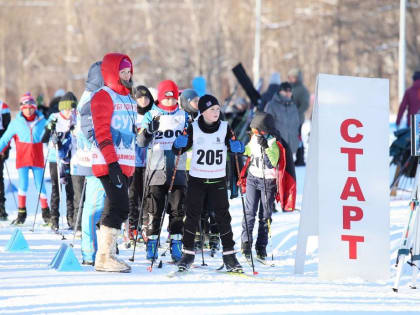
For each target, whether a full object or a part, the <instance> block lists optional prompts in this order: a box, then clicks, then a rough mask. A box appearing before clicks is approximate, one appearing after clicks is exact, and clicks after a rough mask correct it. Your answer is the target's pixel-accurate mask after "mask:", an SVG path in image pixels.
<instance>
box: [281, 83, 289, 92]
mask: <svg viewBox="0 0 420 315" xmlns="http://www.w3.org/2000/svg"><path fill="white" fill-rule="evenodd" d="M291 90H292V85H291V84H290V83H289V82H283V83H282V84H280V87H279V91H286V92H287V91H291Z"/></svg>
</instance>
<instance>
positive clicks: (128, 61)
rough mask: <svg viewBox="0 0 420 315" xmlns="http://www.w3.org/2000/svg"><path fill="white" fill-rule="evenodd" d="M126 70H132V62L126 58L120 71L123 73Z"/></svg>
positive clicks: (121, 64)
mask: <svg viewBox="0 0 420 315" xmlns="http://www.w3.org/2000/svg"><path fill="white" fill-rule="evenodd" d="M125 68H130V69H131V62H130V60H128V59H127V58H124V59H123V60H121V62H120V66H119V68H118V70H120V71H121V70H122V69H125Z"/></svg>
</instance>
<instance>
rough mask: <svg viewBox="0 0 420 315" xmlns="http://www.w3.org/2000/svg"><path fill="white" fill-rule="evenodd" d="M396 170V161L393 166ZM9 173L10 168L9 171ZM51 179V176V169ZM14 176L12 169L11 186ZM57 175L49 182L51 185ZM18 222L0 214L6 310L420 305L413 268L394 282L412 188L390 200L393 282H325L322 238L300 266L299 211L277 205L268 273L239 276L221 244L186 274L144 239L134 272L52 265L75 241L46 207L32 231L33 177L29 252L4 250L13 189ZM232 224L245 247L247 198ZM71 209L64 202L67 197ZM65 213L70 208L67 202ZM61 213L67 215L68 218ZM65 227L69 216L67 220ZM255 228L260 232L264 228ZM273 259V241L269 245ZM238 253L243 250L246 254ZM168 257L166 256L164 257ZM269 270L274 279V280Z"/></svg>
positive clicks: (0, 303) (333, 310)
mask: <svg viewBox="0 0 420 315" xmlns="http://www.w3.org/2000/svg"><path fill="white" fill-rule="evenodd" d="M7 165H8V168H9V172H10V173H11V177H12V181H13V183H14V184H15V185H17V172H16V169H15V168H14V151H13V152H11V156H10V158H9V160H8V162H7ZM296 171H297V181H298V194H299V196H298V204H297V208H299V209H300V206H301V200H302V190H303V179H304V172H305V168H297V169H296ZM390 174H393V170H392V169H391V170H390ZM5 176H7V174H6V173H5ZM46 178H49V174H48V168H47V173H46ZM8 185H9V184H8V181H7V177H6V182H5V186H6V187H7V186H8ZM50 189H51V184H50V182H47V191H48V193H49V192H50ZM6 197H7V203H6V206H7V211H8V213H9V222H0V314H47V313H53V314H58V313H60V314H61V313H97V314H99V313H100V314H120V313H121V314H139V313H140V312H142V311H145V312H153V314H163V313H165V314H182V313H189V314H193V313H196V314H270V313H272V314H275V313H294V314H296V313H311V314H339V313H342V312H343V311H345V312H347V313H353V314H355V313H357V314H362V313H371V312H375V313H376V314H391V313H392V314H393V313H395V312H404V313H407V312H419V310H420V291H419V290H412V289H409V288H408V283H409V281H410V276H411V268H409V267H408V266H406V267H405V269H404V274H403V277H402V279H401V285H400V292H399V293H397V294H396V293H394V292H392V290H391V287H392V284H393V277H394V275H395V269H394V267H393V264H394V263H395V258H396V255H397V251H398V248H399V246H400V243H401V236H402V233H403V230H404V228H405V224H406V222H407V220H408V213H409V212H408V202H409V198H410V194H409V193H400V194H399V195H398V196H397V197H396V198H394V199H391V227H390V248H391V250H390V268H391V270H392V272H391V278H390V279H389V280H387V281H379V282H366V281H363V280H360V279H347V280H345V281H324V280H320V279H319V278H318V271H317V270H318V244H317V238H310V239H309V241H308V250H307V259H306V263H305V273H304V274H303V275H295V274H294V256H295V250H296V241H297V233H298V226H299V216H300V213H299V212H294V213H285V214H283V213H276V214H274V215H273V223H272V246H273V251H274V259H275V260H274V263H275V267H269V266H264V265H261V264H260V263H258V262H256V263H255V266H256V269H257V270H258V272H259V275H258V276H256V277H255V279H247V278H240V277H234V276H230V275H226V274H222V273H216V272H214V271H213V269H216V268H217V267H219V266H220V265H221V263H222V257H221V253H220V252H218V253H217V255H216V256H215V257H214V258H211V257H210V255H209V252H205V261H206V263H207V264H208V267H201V266H200V265H201V259H202V258H201V254H197V255H196V259H195V266H197V268H193V269H192V270H191V272H190V273H188V274H187V275H184V276H179V277H175V278H172V279H170V278H168V277H167V275H168V273H169V272H171V271H173V270H175V269H176V267H175V266H174V265H169V264H165V263H164V264H163V268H162V269H158V268H157V264H156V265H155V266H154V269H153V271H152V272H148V271H147V269H146V268H147V267H148V266H149V265H150V263H149V262H148V261H146V259H145V252H144V245H139V246H137V249H136V256H135V262H134V263H130V264H131V266H132V268H133V270H132V273H130V274H114V273H99V272H95V271H94V270H93V267H89V266H82V268H83V271H82V272H57V271H55V270H52V269H49V268H48V264H49V263H50V261H51V260H52V258H53V257H54V255H55V253H56V252H57V250H58V248H59V247H60V245H61V244H62V242H66V243H68V244H70V243H71V242H72V239H73V234H72V232H71V231H64V233H65V236H66V238H67V240H64V241H63V240H61V236H60V235H56V234H54V233H52V232H50V230H49V228H48V227H42V226H41V224H42V218H41V216H40V210H38V215H37V222H36V225H35V231H34V232H31V231H30V229H31V227H32V223H33V219H34V214H35V206H36V201H37V192H36V190H35V186H34V184H33V182H32V181H30V184H29V191H28V218H27V220H26V223H25V225H24V226H22V227H21V230H22V232H23V234H24V236H25V238H26V240H27V241H28V243H29V246H30V249H31V251H30V252H26V253H8V252H4V247H5V245H6V244H7V241H8V240H9V238H10V236H11V234H12V233H13V230H14V227H11V226H10V225H9V224H10V220H12V219H14V218H15V217H16V215H17V211H16V208H15V205H14V201H13V198H12V195H11V193H8V194H7V196H6ZM230 202H231V209H230V211H231V214H232V226H233V230H234V238H235V241H236V249H237V250H240V233H241V220H242V203H241V200H240V198H237V199H234V200H230ZM61 205H62V207H61V208H62V209H64V205H65V202H64V201H62V202H61ZM64 212H65V211H64ZM61 224H62V221H61V220H60V226H61ZM64 225H65V227H67V226H66V223H64ZM166 226H167V223H166V222H165V224H164V228H165V230H164V231H163V233H162V240H163V241H162V244H163V245H162V248H161V250H160V251H161V253H162V251H163V250H165V248H166V244H165V243H164V240H165V239H166V235H167V233H166ZM256 230H257V229H256V228H255V229H254V237H256ZM74 245H75V246H74V252H75V254H76V256H77V258H78V259H79V261H81V254H80V240H76V241H75V244H74ZM119 248H120V257H121V258H123V259H124V260H125V261H127V262H128V258H129V257H131V255H132V248H130V249H125V247H124V246H123V245H122V244H121V245H120V246H119ZM267 251H268V255H269V258H271V247H270V243H269V245H268V246H267ZM238 258H241V255H240V254H238ZM161 259H163V261H164V262H165V261H168V260H169V259H170V255H169V253H167V255H166V257H159V261H160V260H161ZM240 261H241V263H242V265H243V267H244V269H245V271H246V272H247V273H248V274H251V272H252V270H251V267H250V266H249V265H248V264H247V263H246V262H243V260H242V259H240ZM258 277H261V278H265V279H266V278H272V279H274V281H266V280H264V279H261V280H258Z"/></svg>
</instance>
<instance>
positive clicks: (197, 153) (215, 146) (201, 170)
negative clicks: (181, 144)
mask: <svg viewBox="0 0 420 315" xmlns="http://www.w3.org/2000/svg"><path fill="white" fill-rule="evenodd" d="M192 126H193V146H192V158H191V166H190V175H191V176H194V177H198V178H219V177H224V176H226V151H227V148H226V144H225V138H226V132H227V122H225V121H222V122H221V123H220V126H219V129H218V130H217V131H216V132H214V133H204V132H203V131H202V130H201V129H200V127H199V126H198V122H197V121H195V122H193V124H192Z"/></svg>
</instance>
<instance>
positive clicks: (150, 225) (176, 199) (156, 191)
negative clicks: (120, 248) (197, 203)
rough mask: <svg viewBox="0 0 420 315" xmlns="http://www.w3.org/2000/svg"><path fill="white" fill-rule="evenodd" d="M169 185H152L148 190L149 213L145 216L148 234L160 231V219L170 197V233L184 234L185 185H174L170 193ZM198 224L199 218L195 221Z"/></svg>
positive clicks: (147, 207)
mask: <svg viewBox="0 0 420 315" xmlns="http://www.w3.org/2000/svg"><path fill="white" fill-rule="evenodd" d="M168 191H169V185H152V186H149V187H148V190H147V205H146V208H145V209H147V214H146V217H145V220H146V221H145V222H146V225H147V226H146V233H147V236H150V235H157V234H158V233H159V227H160V221H161V218H162V214H163V210H164V207H165V200H166V198H169V199H168V206H167V209H166V212H167V213H168V214H169V228H168V229H169V233H170V234H171V235H175V234H182V231H183V227H184V221H183V220H184V213H185V211H184V198H185V187H184V186H179V185H174V186H173V188H172V192H171V193H170V194H169V193H168ZM195 222H196V223H195V225H196V226H197V222H198V218H197V220H196V221H195Z"/></svg>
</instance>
